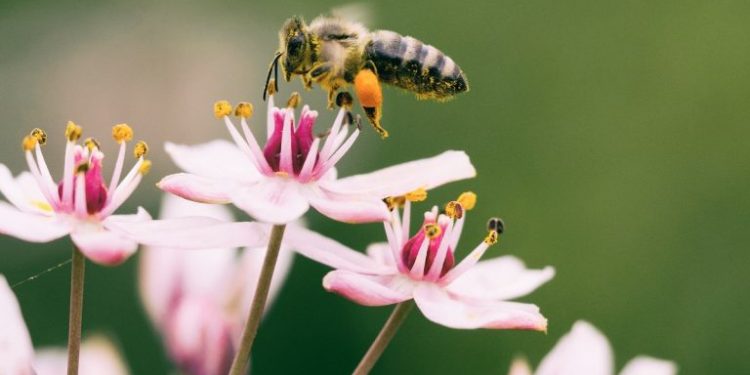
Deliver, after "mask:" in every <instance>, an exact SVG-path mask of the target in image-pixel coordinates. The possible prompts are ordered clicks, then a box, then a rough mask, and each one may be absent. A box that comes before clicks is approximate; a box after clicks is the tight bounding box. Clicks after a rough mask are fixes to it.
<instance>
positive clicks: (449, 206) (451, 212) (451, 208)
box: [445, 201, 464, 219]
mask: <svg viewBox="0 0 750 375" xmlns="http://www.w3.org/2000/svg"><path fill="white" fill-rule="evenodd" d="M445 214H446V215H448V217H450V218H451V219H460V218H462V217H463V216H464V206H463V205H461V203H459V202H458V201H450V202H448V203H446V204H445Z"/></svg>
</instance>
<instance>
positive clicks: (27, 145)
mask: <svg viewBox="0 0 750 375" xmlns="http://www.w3.org/2000/svg"><path fill="white" fill-rule="evenodd" d="M37 142H38V141H37V139H36V137H32V136H30V135H27V136H25V137H23V141H21V145H22V146H23V150H24V151H31V150H33V149H34V147H36V144H37Z"/></svg>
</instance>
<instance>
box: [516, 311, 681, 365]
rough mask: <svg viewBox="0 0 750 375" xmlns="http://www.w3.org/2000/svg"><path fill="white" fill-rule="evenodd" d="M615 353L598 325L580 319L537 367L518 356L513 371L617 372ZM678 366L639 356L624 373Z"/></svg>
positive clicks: (629, 363)
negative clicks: (532, 369)
mask: <svg viewBox="0 0 750 375" xmlns="http://www.w3.org/2000/svg"><path fill="white" fill-rule="evenodd" d="M614 363H615V362H614V356H613V354H612V348H611V347H610V345H609V342H608V341H607V338H606V337H604V335H603V334H602V333H601V332H599V330H597V329H596V328H595V327H594V326H592V325H591V324H589V323H587V322H585V321H578V322H576V323H575V324H574V325H573V329H572V330H571V331H570V332H569V333H568V334H566V335H565V336H563V337H562V338H561V339H560V341H558V342H557V345H555V347H554V348H553V349H552V351H551V352H549V354H547V356H546V357H544V359H543V360H542V362H541V363H540V364H539V368H537V370H536V371H534V372H532V371H531V366H529V364H528V363H527V362H526V360H523V359H518V360H516V361H514V363H513V365H512V366H511V369H510V373H509V375H532V374H533V375H579V374H586V375H613V374H614V373H615V370H614ZM676 373H677V366H676V365H675V364H674V363H673V362H670V361H665V360H661V359H656V358H652V357H646V356H638V357H636V358H634V359H632V360H631V361H630V362H628V363H627V364H626V365H625V368H623V369H622V371H620V375H674V374H676Z"/></svg>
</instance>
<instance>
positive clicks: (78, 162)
mask: <svg viewBox="0 0 750 375" xmlns="http://www.w3.org/2000/svg"><path fill="white" fill-rule="evenodd" d="M94 152H95V154H94V156H93V157H91V160H87V159H85V158H84V157H83V155H81V154H80V153H77V154H76V156H75V170H76V171H78V169H79V168H81V166H82V165H84V164H86V163H88V169H87V170H86V172H85V173H84V181H85V182H86V183H85V185H86V211H87V212H88V213H89V214H90V215H93V214H95V213H97V212H99V211H101V210H102V209H103V208H104V206H105V205H106V204H107V186H106V185H105V184H104V178H103V177H102V157H103V156H102V155H101V153H98V151H94ZM62 190H63V183H62V182H60V183H58V185H57V194H58V195H59V196H60V199H62V194H63V193H62ZM75 190H76V184H73V202H74V206H75V199H76V198H75V196H76V194H75Z"/></svg>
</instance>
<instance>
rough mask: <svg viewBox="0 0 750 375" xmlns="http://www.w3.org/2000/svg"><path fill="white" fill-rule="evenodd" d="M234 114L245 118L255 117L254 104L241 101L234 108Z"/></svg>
mask: <svg viewBox="0 0 750 375" xmlns="http://www.w3.org/2000/svg"><path fill="white" fill-rule="evenodd" d="M234 115H235V116H237V117H242V118H245V119H249V118H250V117H253V105H252V104H250V103H248V102H240V103H239V104H237V108H235V110H234Z"/></svg>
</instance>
